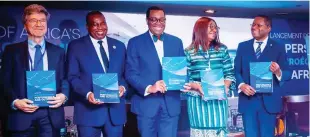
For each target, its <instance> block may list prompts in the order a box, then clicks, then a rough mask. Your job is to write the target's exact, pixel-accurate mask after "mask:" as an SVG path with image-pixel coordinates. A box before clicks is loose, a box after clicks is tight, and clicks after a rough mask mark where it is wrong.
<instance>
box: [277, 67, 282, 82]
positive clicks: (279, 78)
mask: <svg viewBox="0 0 310 137" xmlns="http://www.w3.org/2000/svg"><path fill="white" fill-rule="evenodd" d="M276 77H277V79H278V80H279V81H281V78H282V71H281V70H280V76H277V75H276Z"/></svg>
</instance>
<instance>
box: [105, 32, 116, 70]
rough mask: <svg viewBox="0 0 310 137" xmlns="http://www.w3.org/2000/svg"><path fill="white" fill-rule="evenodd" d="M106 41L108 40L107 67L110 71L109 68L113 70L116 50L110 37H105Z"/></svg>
mask: <svg viewBox="0 0 310 137" xmlns="http://www.w3.org/2000/svg"><path fill="white" fill-rule="evenodd" d="M107 42H108V51H109V68H108V71H107V73H108V72H110V70H113V67H114V62H115V61H114V60H115V59H116V57H117V52H116V50H117V49H116V46H115V45H114V43H113V41H112V40H111V38H109V37H107Z"/></svg>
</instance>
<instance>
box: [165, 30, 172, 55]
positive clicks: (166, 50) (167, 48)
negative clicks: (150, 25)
mask: <svg viewBox="0 0 310 137" xmlns="http://www.w3.org/2000/svg"><path fill="white" fill-rule="evenodd" d="M163 35H164V37H165V38H164V42H163V43H164V45H163V46H164V57H169V56H170V55H169V53H172V52H170V51H169V50H170V48H169V47H168V46H169V41H168V38H167V35H166V34H165V33H164V34H163Z"/></svg>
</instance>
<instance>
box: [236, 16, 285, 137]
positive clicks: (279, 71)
mask: <svg viewBox="0 0 310 137" xmlns="http://www.w3.org/2000/svg"><path fill="white" fill-rule="evenodd" d="M271 28H272V22H271V19H270V18H269V17H267V16H264V15H259V16H256V17H255V19H254V21H253V24H252V27H251V32H252V36H253V39H251V40H248V41H245V42H241V43H240V44H239V46H238V49H237V54H236V58H235V71H236V79H237V85H238V89H239V91H238V92H239V106H238V109H239V112H240V113H242V117H243V125H244V128H245V136H247V137H273V136H274V131H275V130H274V128H275V125H276V114H277V113H279V112H280V111H281V110H282V100H281V96H282V94H283V92H282V91H281V88H280V86H281V85H282V84H283V82H284V81H286V80H289V79H290V71H289V70H288V64H287V60H286V53H285V49H284V46H283V45H279V44H278V43H276V42H275V41H273V40H272V39H270V38H269V37H268V35H269V33H270V31H271ZM250 62H271V66H270V68H269V69H270V71H271V72H272V73H273V93H255V92H256V91H255V88H254V87H251V86H250V67H249V66H250V65H249V64H250Z"/></svg>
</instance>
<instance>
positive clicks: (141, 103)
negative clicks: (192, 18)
mask: <svg viewBox="0 0 310 137" xmlns="http://www.w3.org/2000/svg"><path fill="white" fill-rule="evenodd" d="M146 22H147V25H148V28H149V30H148V31H147V32H145V33H143V34H141V35H139V36H136V37H134V38H132V39H130V40H129V42H128V48H127V62H126V67H127V69H126V79H127V81H128V83H129V84H130V85H131V86H132V87H133V88H134V89H135V90H136V91H137V92H136V94H135V95H134V96H133V97H132V99H131V111H132V112H133V113H135V114H137V119H138V129H139V132H140V134H141V136H142V137H156V136H159V137H175V136H176V135H177V126H178V119H179V114H180V108H181V106H180V91H170V90H169V91H167V89H166V84H165V83H164V81H163V80H162V66H161V63H162V57H177V56H184V50H183V44H182V41H181V40H180V39H179V38H177V37H175V36H172V35H170V34H167V33H164V29H165V25H166V17H165V13H164V10H163V9H162V8H159V7H150V8H149V9H148V10H147V12H146Z"/></svg>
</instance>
